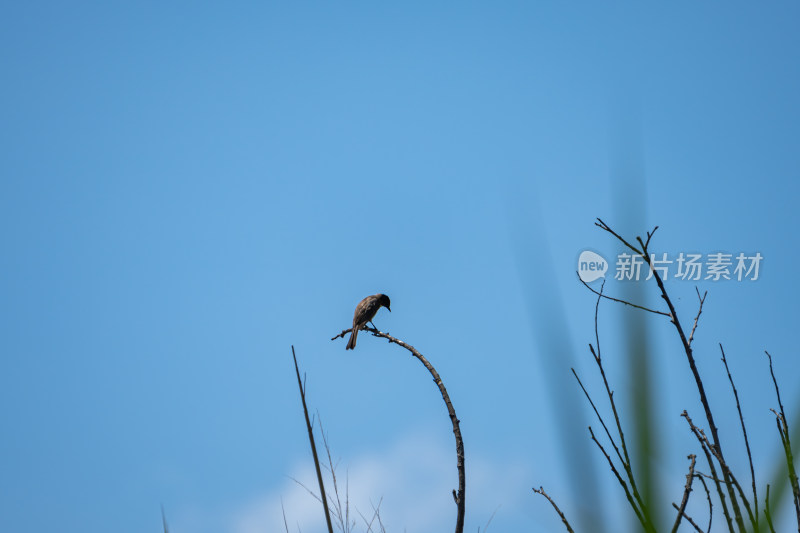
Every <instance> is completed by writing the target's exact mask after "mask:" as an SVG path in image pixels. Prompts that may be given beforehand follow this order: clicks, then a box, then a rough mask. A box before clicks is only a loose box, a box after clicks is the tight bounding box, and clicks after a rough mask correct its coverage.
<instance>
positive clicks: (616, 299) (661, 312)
mask: <svg viewBox="0 0 800 533" xmlns="http://www.w3.org/2000/svg"><path fill="white" fill-rule="evenodd" d="M576 274H577V272H576ZM578 280H579V281H580V282H581V283H583V286H584V287H586V288H587V289H589V290H590V291H592V292H593V293H595V294H596V295H598V296H600V297H602V298H605V299H606V300H611V301H612V302H619V303H621V304H625V305H630V306H631V307H635V308H636V309H641V310H642V311H647V312H648V313H655V314H657V315H662V316H665V317H667V318H669V313H665V312H664V311H658V310H656V309H650V308H649V307H644V306H642V305H636V304H635V303H632V302H629V301H627V300H620V299H619V298H613V297H611V296H607V295H605V294H601V293H599V292H597V291H596V290H594V289H593V288H592V287H591V286H590V285H589V284H588V283H586V282H585V281H583V280H582V279H581V277H580V275H578Z"/></svg>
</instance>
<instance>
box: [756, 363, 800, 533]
mask: <svg viewBox="0 0 800 533" xmlns="http://www.w3.org/2000/svg"><path fill="white" fill-rule="evenodd" d="M764 353H766V354H767V357H768V358H769V372H770V374H771V375H772V383H773V384H774V385H775V395H776V396H777V397H778V406H779V407H780V409H781V415H780V416H779V417H778V431H779V432H780V433H781V441H782V442H783V451H784V455H785V456H786V467H787V469H788V470H789V483H790V484H791V485H792V499H793V500H794V510H795V514H796V515H797V530H798V531H799V532H800V484H798V480H797V471H796V470H795V467H794V456H793V455H792V442H791V439H790V437H789V421H788V419H787V418H786V411H784V410H783V402H781V391H780V388H778V380H777V379H775V371H774V370H773V368H772V356H771V355H770V354H769V352H767V351H765V352H764ZM776 416H777V414H776ZM781 421H782V422H783V423H782V424H781ZM781 426H782V427H781Z"/></svg>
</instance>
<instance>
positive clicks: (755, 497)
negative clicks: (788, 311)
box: [701, 304, 758, 530]
mask: <svg viewBox="0 0 800 533" xmlns="http://www.w3.org/2000/svg"><path fill="white" fill-rule="evenodd" d="M701 306H702V304H701ZM719 350H720V352H722V363H723V364H724V365H725V372H727V373H728V381H730V383H731V389H733V397H734V398H735V399H736V410H737V411H738V412H739V422H740V423H741V425H742V435H744V446H745V448H746V449H747V460H748V462H749V463H750V479H751V481H752V487H753V506H754V507H755V513H751V515H750V518H751V520H752V518H753V517H755V521H754V522H753V528H754V530H758V492H757V491H756V474H755V469H754V468H753V455H752V454H751V453H750V441H749V439H748V438H747V428H746V427H745V424H744V416H742V406H741V404H740V403H739V393H738V392H737V391H736V385H734V384H733V376H731V370H730V368H728V359H727V358H726V357H725V349H724V348H723V347H722V343H720V345H719Z"/></svg>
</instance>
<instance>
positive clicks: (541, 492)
mask: <svg viewBox="0 0 800 533" xmlns="http://www.w3.org/2000/svg"><path fill="white" fill-rule="evenodd" d="M532 490H533V492H535V493H536V494H541V495H542V496H544V497H545V498H547V501H549V502H550V505H552V506H553V509H555V510H556V512H557V513H558V516H560V517H561V521H562V522H564V527H566V528H567V531H569V533H575V531H574V530H573V529H572V526H571V525H569V522H568V521H567V517H566V516H564V513H562V512H561V509H559V508H558V505H556V502H554V501H553V499H552V498H551V497H550V496H549V495H548V494H547V493H546V492H545V491H544V489H543V488H542V486H541V485H540V486H539V489H538V490H537V489H532ZM487 525H488V524H487Z"/></svg>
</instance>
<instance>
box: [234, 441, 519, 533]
mask: <svg viewBox="0 0 800 533" xmlns="http://www.w3.org/2000/svg"><path fill="white" fill-rule="evenodd" d="M290 475H291V476H292V477H294V478H295V479H297V480H298V481H300V482H302V483H303V484H304V485H305V486H306V487H308V488H309V489H311V490H313V491H314V492H315V493H318V492H319V490H318V486H317V481H316V474H315V472H314V468H313V465H303V466H302V467H299V468H297V469H295V471H294V472H293V473H291V474H290ZM336 475H337V482H338V486H339V496H340V498H341V501H342V505H344V504H345V501H346V492H348V486H349V501H350V521H351V522H352V521H353V520H355V521H356V527H355V529H354V530H355V531H365V530H366V527H365V524H364V520H363V519H362V518H361V516H360V515H359V513H358V511H360V512H361V513H363V515H364V516H366V517H367V519H370V518H371V517H372V510H373V505H377V504H378V503H379V502H380V501H381V498H382V503H381V507H380V511H381V512H380V514H381V520H382V521H383V524H384V525H385V527H386V529H387V531H391V532H401V531H408V532H409V533H427V532H439V531H442V530H443V528H444V529H447V528H448V527H451V526H452V525H453V523H454V521H455V516H456V505H455V502H454V501H453V497H452V490H453V489H454V488H457V479H458V478H457V471H456V460H455V444H454V443H453V442H452V441H451V442H441V441H437V440H436V439H433V438H431V437H430V436H427V435H424V434H417V435H412V436H409V437H406V438H404V439H402V440H400V441H398V442H396V443H395V444H394V445H392V446H391V447H390V448H389V449H386V450H376V451H374V452H370V453H368V454H365V455H363V456H361V457H358V458H356V459H355V460H352V461H349V462H348V463H347V464H345V462H344V461H342V462H341V463H340V464H339V465H338V466H337V469H336ZM529 480H530V475H529V472H528V469H527V467H526V466H520V464H514V463H513V462H506V463H500V464H498V463H497V462H491V461H487V460H485V459H484V458H478V457H475V456H474V455H470V454H469V453H468V454H467V526H468V527H467V528H465V529H468V530H470V531H474V530H476V529H477V527H478V526H481V528H482V527H483V526H484V524H485V523H486V521H487V520H488V519H489V517H490V516H491V514H492V512H493V511H494V510H495V509H496V508H497V507H498V506H499V505H502V509H501V510H500V511H499V513H498V514H501V513H503V512H504V511H507V510H510V509H511V508H513V507H514V506H515V505H516V504H517V503H518V502H521V500H523V499H524V498H526V497H527V498H530V496H529V494H528V493H529V492H530V486H529ZM326 481H329V477H327V480H326ZM326 490H327V491H328V492H329V496H333V494H332V493H333V486H332V484H331V483H330V482H327V484H326ZM281 502H283V509H284V510H285V513H286V519H287V522H288V524H289V531H291V532H296V531H298V527H299V530H300V531H302V532H303V533H322V532H324V531H325V530H326V528H325V520H324V516H323V512H322V505H321V503H320V502H319V501H318V500H317V499H315V498H314V497H313V496H311V495H310V494H309V493H308V491H307V490H306V489H305V488H303V487H301V486H300V485H298V484H297V483H296V482H294V481H293V480H291V479H289V480H287V482H286V483H285V484H284V485H283V486H282V487H280V489H278V490H277V491H273V492H269V493H266V494H263V495H260V496H256V497H254V498H253V499H252V500H251V501H250V502H248V503H246V504H244V505H242V506H241V507H240V508H238V509H237V510H236V511H235V512H233V513H232V514H231V517H230V523H229V527H227V528H225V529H226V530H227V531H232V532H234V533H263V532H278V531H284V523H283V514H282V510H281ZM523 504H524V503H523ZM529 504H530V501H528V502H527V505H529ZM343 512H344V510H343Z"/></svg>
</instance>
